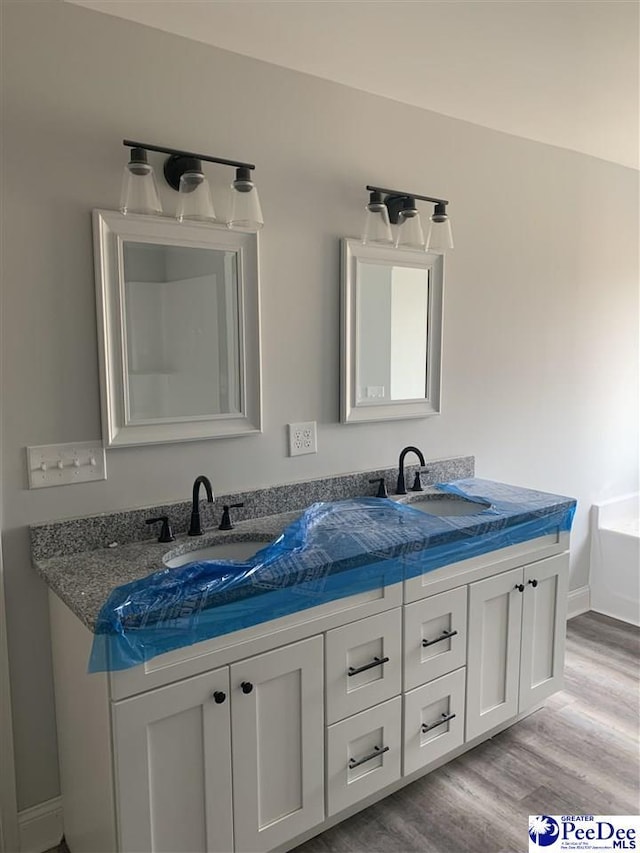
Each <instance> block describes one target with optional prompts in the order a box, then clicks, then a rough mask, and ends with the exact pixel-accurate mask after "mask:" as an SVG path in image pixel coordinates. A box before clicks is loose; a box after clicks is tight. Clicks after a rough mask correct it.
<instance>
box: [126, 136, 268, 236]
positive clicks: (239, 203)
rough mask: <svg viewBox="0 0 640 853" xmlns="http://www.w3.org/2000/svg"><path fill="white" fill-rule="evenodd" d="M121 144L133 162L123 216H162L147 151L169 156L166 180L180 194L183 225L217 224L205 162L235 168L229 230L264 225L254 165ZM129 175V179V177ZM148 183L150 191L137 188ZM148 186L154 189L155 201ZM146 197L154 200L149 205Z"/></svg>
mask: <svg viewBox="0 0 640 853" xmlns="http://www.w3.org/2000/svg"><path fill="white" fill-rule="evenodd" d="M122 144H123V145H124V146H125V147H127V148H131V149H132V154H131V162H130V163H129V164H128V165H127V167H126V169H125V182H124V183H123V187H122V197H121V201H120V210H121V211H122V212H123V213H158V214H161V213H162V208H161V206H160V200H159V199H158V193H157V189H156V188H155V178H154V176H153V169H152V168H151V166H150V165H149V163H148V162H147V151H157V152H159V153H161V154H168V155H169V156H168V157H167V159H166V160H165V162H164V170H163V171H164V177H165V180H166V181H167V183H168V184H169V186H170V187H172V188H173V189H174V190H177V191H178V193H179V199H178V208H177V212H176V218H177V219H178V221H180V222H184V221H191V220H200V221H204V222H214V221H216V215H215V210H214V207H213V200H212V198H211V189H210V187H209V182H208V180H207V178H206V177H205V174H204V172H203V171H202V161H203V160H204V161H205V162H207V163H218V164H220V165H222V166H232V167H234V168H235V169H236V179H235V180H234V182H233V184H232V185H231V188H232V190H233V197H232V207H231V217H230V220H229V222H227V227H228V228H232V229H237V230H242V231H258V230H259V229H260V228H262V226H263V225H264V219H263V216H262V209H261V207H260V199H259V197H258V190H257V189H256V186H255V184H254V183H253V181H252V180H251V172H252V171H253V169H255V166H254V165H253V163H243V162H241V161H238V160H227V159H225V158H223V157H211V156H209V155H208V154H193V153H192V152H190V151H181V150H178V149H176V148H165V147H164V146H162V145H149V144H148V143H146V142H133V141H132V140H130V139H123V140H122ZM128 176H130V177H128ZM133 178H142V180H146V184H145V186H146V187H147V189H146V190H145V191H144V192H143V191H142V190H140V189H138V187H139V186H140V185H141V181H140V180H138V181H137V182H135V181H133ZM149 186H153V188H154V190H155V199H154V198H153V194H152V192H151V190H150V189H148V187H149ZM147 196H149V198H150V199H151V201H150V202H148V199H147Z"/></svg>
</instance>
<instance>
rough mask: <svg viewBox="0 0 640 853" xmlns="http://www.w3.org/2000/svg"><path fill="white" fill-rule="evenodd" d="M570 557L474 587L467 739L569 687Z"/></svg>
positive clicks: (471, 594)
mask: <svg viewBox="0 0 640 853" xmlns="http://www.w3.org/2000/svg"><path fill="white" fill-rule="evenodd" d="M568 561H569V555H568V554H559V555H557V556H554V557H549V558H547V559H545V560H541V561H539V562H536V563H533V564H531V565H527V566H524V567H522V568H517V569H512V570H511V571H508V572H502V573H501V574H498V575H495V576H493V577H489V578H486V579H485V580H481V581H477V582H476V583H472V584H470V586H469V655H468V680H467V740H470V739H472V738H474V737H477V736H478V735H481V734H483V733H484V732H487V731H489V730H490V729H492V728H494V727H495V726H497V725H499V724H500V723H503V722H505V721H506V720H509V719H510V718H511V717H515V716H516V714H518V713H523V712H524V711H526V710H528V709H529V708H531V707H532V706H533V705H535V704H536V703H537V702H539V701H541V700H543V699H546V698H547V697H548V696H550V695H551V694H552V693H555V692H556V690H559V689H560V688H561V686H562V669H563V665H564V639H565V622H566V602H567V582H568V574H569V571H568V569H569V563H568Z"/></svg>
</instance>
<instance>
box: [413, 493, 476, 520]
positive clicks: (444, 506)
mask: <svg viewBox="0 0 640 853" xmlns="http://www.w3.org/2000/svg"><path fill="white" fill-rule="evenodd" d="M406 506H410V507H411V509H418V510H420V512H426V513H428V514H429V515H437V516H440V517H447V516H453V515H477V514H478V513H479V512H482V511H483V510H485V509H487V508H488V507H489V506H491V504H489V503H486V502H485V501H482V502H480V501H468V500H467V499H466V498H457V497H453V496H451V497H450V496H448V495H447V496H446V497H440V496H439V495H424V497H422V496H420V497H418V498H416V499H414V500H409V501H407V503H406Z"/></svg>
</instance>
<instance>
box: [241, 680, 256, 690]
mask: <svg viewBox="0 0 640 853" xmlns="http://www.w3.org/2000/svg"><path fill="white" fill-rule="evenodd" d="M240 688H241V690H242V692H243V693H251V691H252V690H253V684H252V683H251V682H250V681H243V682H242V684H241V685H240Z"/></svg>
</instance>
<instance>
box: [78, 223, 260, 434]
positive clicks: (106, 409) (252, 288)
mask: <svg viewBox="0 0 640 853" xmlns="http://www.w3.org/2000/svg"><path fill="white" fill-rule="evenodd" d="M93 239H94V259H95V277H96V307H97V316H98V350H99V357H100V397H101V404H102V432H103V439H104V443H105V445H106V446H107V447H128V446H129V447H130V446H135V445H140V444H164V443H165V442H173V441H194V440H198V439H210V438H226V437H229V436H241V435H248V434H252V433H258V432H261V424H262V406H261V379H260V294H259V277H258V235H257V234H253V233H245V232H241V231H230V230H229V229H228V228H226V227H225V226H220V225H215V224H206V225H205V224H200V223H195V222H194V223H189V224H186V223H179V222H177V221H176V220H175V219H169V218H168V217H161V216H146V215H141V214H127V215H126V216H125V215H124V214H122V213H120V212H118V211H113V210H94V211H93ZM126 240H132V241H136V242H146V243H157V244H160V245H166V246H183V247H189V246H192V247H195V248H205V249H219V250H220V251H227V252H229V251H231V252H235V253H236V256H237V270H238V313H239V326H238V343H239V350H240V412H239V413H231V414H219V415H206V416H188V417H184V418H172V419H162V420H157V421H146V422H141V423H139V424H138V423H127V422H126V418H125V411H126V405H125V404H126V400H125V395H126V386H127V377H126V376H125V366H126V362H125V350H124V347H125V340H124V337H125V329H124V322H125V315H124V274H123V272H124V265H123V242H124V241H126Z"/></svg>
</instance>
